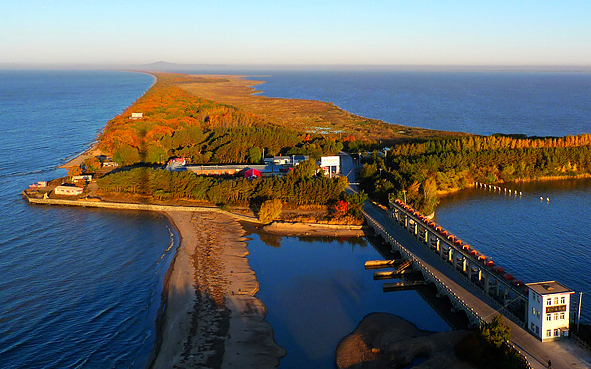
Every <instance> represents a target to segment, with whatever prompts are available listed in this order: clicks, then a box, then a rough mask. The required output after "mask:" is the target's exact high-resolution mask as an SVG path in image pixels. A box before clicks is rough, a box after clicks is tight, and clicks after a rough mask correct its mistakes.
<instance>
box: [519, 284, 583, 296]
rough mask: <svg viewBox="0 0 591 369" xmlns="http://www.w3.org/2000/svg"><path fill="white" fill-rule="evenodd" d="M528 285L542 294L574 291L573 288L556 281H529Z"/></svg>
mask: <svg viewBox="0 0 591 369" xmlns="http://www.w3.org/2000/svg"><path fill="white" fill-rule="evenodd" d="M526 285H527V287H529V288H530V289H532V290H533V291H534V292H537V293H538V294H540V295H550V294H554V293H574V291H573V290H571V289H570V288H568V287H566V286H564V285H562V284H560V283H558V282H556V281H547V282H536V283H528V284H526Z"/></svg>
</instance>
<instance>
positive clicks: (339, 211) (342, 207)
mask: <svg viewBox="0 0 591 369" xmlns="http://www.w3.org/2000/svg"><path fill="white" fill-rule="evenodd" d="M347 210H349V204H348V203H347V202H346V201H343V200H339V201H337V203H336V204H335V205H334V212H335V215H336V216H337V217H340V216H343V215H345V214H346V213H347Z"/></svg>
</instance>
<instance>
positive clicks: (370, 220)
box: [365, 213, 486, 327]
mask: <svg viewBox="0 0 591 369" xmlns="http://www.w3.org/2000/svg"><path fill="white" fill-rule="evenodd" d="M365 217H366V219H367V220H368V223H371V225H372V227H373V228H374V229H375V230H376V231H377V232H378V233H379V234H380V235H381V236H382V237H383V238H384V240H385V241H387V242H389V243H391V244H393V245H394V246H396V248H398V249H399V250H400V252H401V253H403V254H404V256H405V257H406V258H407V259H408V260H412V261H413V263H414V264H415V265H417V266H418V267H420V268H421V269H422V271H423V272H424V273H425V274H427V276H428V279H429V280H431V281H433V283H435V284H436V285H437V287H438V289H439V290H444V291H445V293H446V294H447V295H449V297H450V298H451V299H453V300H454V301H455V303H456V305H459V306H457V307H459V308H461V309H462V310H464V311H465V312H466V313H467V314H469V315H470V316H471V317H472V319H470V320H471V321H472V322H474V323H477V324H478V326H480V327H482V325H483V324H484V323H486V322H485V320H484V319H482V317H481V316H480V315H479V314H478V313H477V312H476V311H475V310H474V309H472V308H471V307H470V306H468V304H466V302H465V301H464V300H463V299H462V298H460V297H459V296H458V295H457V294H456V293H455V292H453V291H452V290H451V289H450V288H449V287H448V286H447V285H446V284H445V283H443V281H441V280H440V279H439V278H438V277H437V276H436V275H435V274H433V272H431V270H430V269H429V268H428V267H427V266H425V265H424V264H423V263H422V262H421V261H420V260H419V259H418V258H417V257H415V256H414V254H413V253H412V252H410V251H409V250H407V249H406V248H405V247H404V246H402V245H401V244H400V243H399V242H398V241H396V239H394V237H392V236H391V235H390V234H389V233H388V231H386V230H385V229H384V227H382V225H380V224H379V223H378V222H377V221H376V220H375V219H373V218H372V217H371V216H370V215H369V214H367V213H365Z"/></svg>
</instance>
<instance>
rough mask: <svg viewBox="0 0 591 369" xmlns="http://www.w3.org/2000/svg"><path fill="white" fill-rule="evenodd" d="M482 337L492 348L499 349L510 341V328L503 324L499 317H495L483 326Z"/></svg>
mask: <svg viewBox="0 0 591 369" xmlns="http://www.w3.org/2000/svg"><path fill="white" fill-rule="evenodd" d="M482 337H484V338H485V339H486V340H487V341H488V342H489V343H490V344H491V345H493V346H494V347H497V348H499V347H501V346H502V345H503V344H504V343H505V342H509V340H510V339H511V327H509V326H508V325H506V324H505V323H504V322H503V318H502V316H501V315H497V316H495V317H494V318H493V320H492V321H491V322H490V323H487V324H485V325H484V327H483V328H482Z"/></svg>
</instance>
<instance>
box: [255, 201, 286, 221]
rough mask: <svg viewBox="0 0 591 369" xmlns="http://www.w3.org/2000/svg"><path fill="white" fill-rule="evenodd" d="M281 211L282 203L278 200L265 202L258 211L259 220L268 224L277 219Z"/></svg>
mask: <svg viewBox="0 0 591 369" xmlns="http://www.w3.org/2000/svg"><path fill="white" fill-rule="evenodd" d="M282 210H283V203H282V202H281V200H279V199H273V200H267V201H265V202H263V204H262V205H261V208H260V209H259V220H260V221H261V222H263V223H269V222H272V221H274V220H275V219H279V216H280V215H281V211H282Z"/></svg>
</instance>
